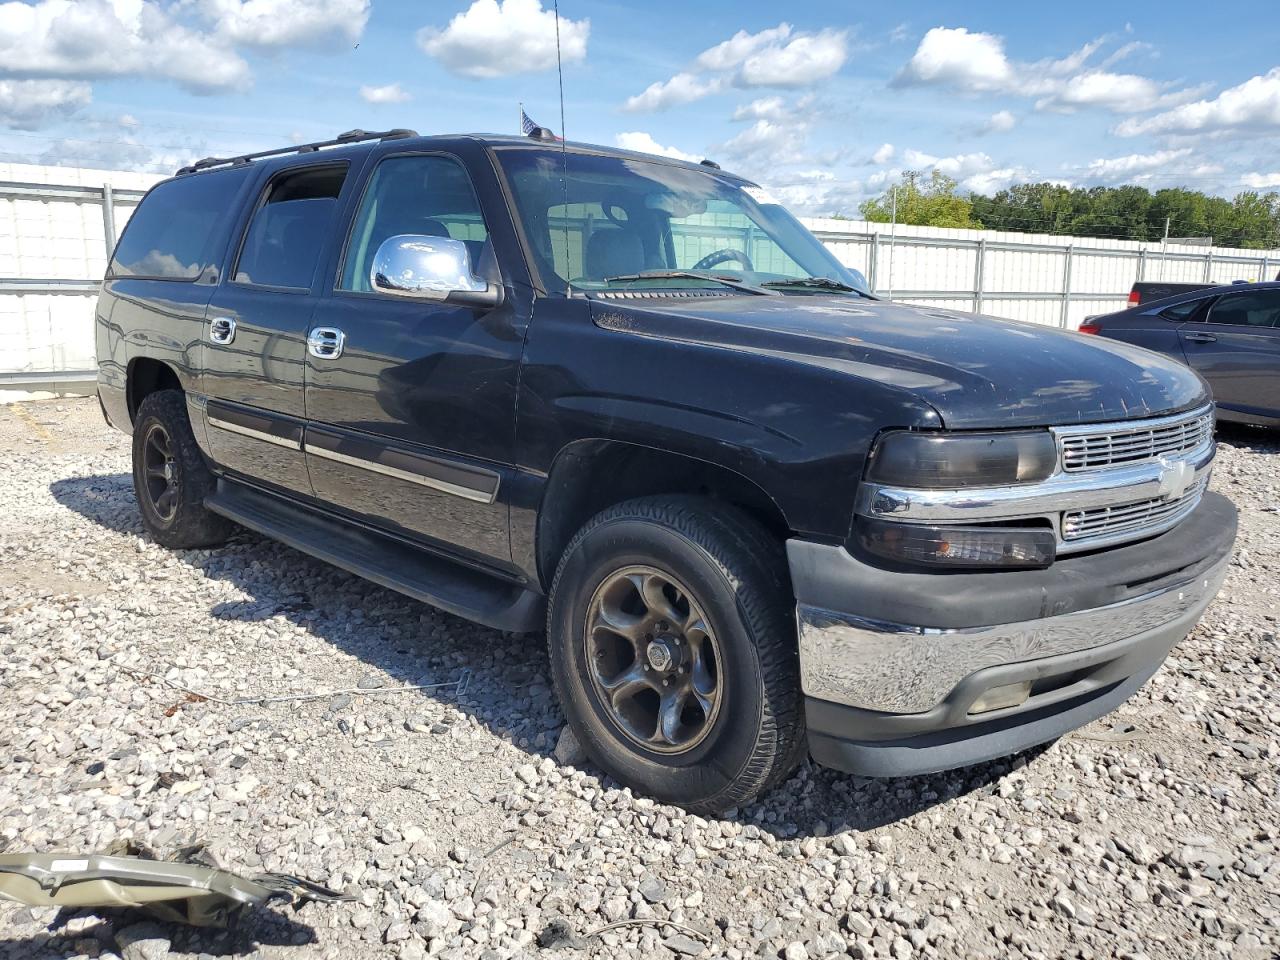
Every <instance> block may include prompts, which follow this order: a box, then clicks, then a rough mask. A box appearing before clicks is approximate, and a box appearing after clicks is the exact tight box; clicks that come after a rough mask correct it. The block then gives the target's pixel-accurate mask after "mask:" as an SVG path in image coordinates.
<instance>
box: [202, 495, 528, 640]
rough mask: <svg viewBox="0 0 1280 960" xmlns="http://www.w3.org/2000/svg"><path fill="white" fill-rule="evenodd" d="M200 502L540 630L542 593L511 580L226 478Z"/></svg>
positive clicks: (341, 563) (370, 575)
mask: <svg viewBox="0 0 1280 960" xmlns="http://www.w3.org/2000/svg"><path fill="white" fill-rule="evenodd" d="M204 503H205V506H206V507H208V508H209V509H210V510H212V511H213V512H214V513H217V514H221V515H222V516H224V517H226V518H227V519H228V520H232V521H234V522H236V523H238V524H240V525H241V526H243V527H248V528H249V529H250V530H256V531H257V532H258V533H261V534H265V535H266V536H268V537H270V538H271V539H273V540H279V541H280V542H281V543H284V544H287V545H288V546H290V547H293V548H294V549H295V550H301V551H302V552H303V553H307V554H310V555H311V556H313V557H315V558H316V559H317V560H323V561H324V562H325V563H331V564H333V565H334V566H335V567H340V568H341V569H343V570H346V571H347V572H348V573H354V574H356V575H357V576H360V577H364V578H365V579H366V580H371V581H373V582H374V583H376V584H378V585H379V586H383V587H387V588H388V589H390V590H395V591H397V592H399V593H403V594H405V595H406V596H410V597H413V598H414V599H415V600H421V601H422V602H423V603H429V604H431V606H433V607H438V608H439V609H441V610H444V611H446V612H447V613H452V614H455V615H456V616H459V617H465V618H466V619H468V620H474V621H475V622H476V623H482V624H484V625H485V626H486V627H493V628H494V629H496V630H507V631H511V632H513V633H530V632H533V631H535V630H541V629H543V626H544V624H545V619H544V618H545V610H546V608H545V605H544V601H543V598H542V597H541V596H539V595H538V594H536V593H533V592H532V591H530V590H526V589H525V588H524V587H521V586H519V585H518V584H513V583H507V582H505V581H503V580H500V579H498V578H497V577H491V576H488V575H486V574H484V573H481V572H480V571H478V570H471V569H469V568H467V567H465V566H463V565H461V564H458V563H454V562H452V561H450V560H446V559H444V558H442V557H438V556H434V555H432V554H429V553H427V552H426V551H424V550H419V549H416V548H414V547H411V546H409V545H408V544H406V543H404V542H403V541H401V540H398V539H395V538H394V537H388V536H384V535H383V534H380V533H377V532H375V531H372V530H367V529H363V528H360V527H356V526H353V525H352V524H348V523H344V522H343V521H341V520H338V519H336V518H331V517H327V516H325V515H324V514H322V513H317V512H316V511H314V510H309V509H307V508H305V507H301V506H296V505H294V504H292V503H289V502H288V501H286V500H284V499H282V498H280V497H275V496H272V495H271V494H267V493H262V492H260V491H258V490H255V489H253V488H251V487H247V486H245V485H243V484H239V483H236V482H235V481H233V480H227V479H225V478H223V479H219V480H218V488H217V491H216V492H215V493H213V494H212V495H210V496H208V497H206V498H205V501H204Z"/></svg>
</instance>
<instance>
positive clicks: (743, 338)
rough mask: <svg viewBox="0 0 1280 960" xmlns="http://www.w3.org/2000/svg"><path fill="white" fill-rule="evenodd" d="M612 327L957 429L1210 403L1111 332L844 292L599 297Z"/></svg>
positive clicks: (1168, 364)
mask: <svg viewBox="0 0 1280 960" xmlns="http://www.w3.org/2000/svg"><path fill="white" fill-rule="evenodd" d="M592 313H593V316H594V317H595V320H596V323H597V324H599V325H601V326H604V327H608V328H610V329H617V330H619V331H623V332H628V333H633V334H639V335H647V336H658V337H665V338H669V339H673V340H683V341H688V342H693V343H702V344H707V345H713V346H723V347H730V348H734V349H740V350H749V351H757V352H760V353H764V354H768V355H771V356H775V357H777V358H779V359H790V360H794V361H797V362H803V363H812V364H818V365H821V366H824V367H828V368H831V369H838V370H841V371H844V372H847V373H849V374H850V375H852V376H855V377H859V378H861V379H864V380H868V381H874V382H879V383H883V384H885V385H886V386H892V387H895V388H898V389H902V390H907V391H910V392H911V393H913V394H915V395H916V396H917V397H918V398H919V399H921V400H923V401H924V402H926V403H928V404H929V405H931V406H932V407H933V408H934V409H935V410H937V411H938V413H939V415H940V416H941V417H942V420H943V423H944V424H945V425H946V426H947V427H950V428H954V429H969V428H988V429H990V428H1001V427H1015V426H1051V425H1066V424H1075V423H1090V422H1099V421H1106V420H1126V419H1134V418H1139V417H1147V416H1156V415H1160V414H1166V413H1173V412H1177V411H1179V410H1184V409H1187V408H1190V407H1193V406H1196V405H1198V404H1201V403H1204V402H1206V401H1207V400H1208V390H1207V388H1206V386H1205V384H1204V382H1203V381H1202V380H1201V379H1200V378H1199V376H1198V375H1196V374H1195V373H1194V372H1193V371H1192V370H1191V369H1190V368H1188V367H1186V366H1183V365H1182V364H1181V363H1178V362H1177V361H1175V360H1172V359H1170V358H1169V357H1165V356H1163V355H1161V354H1157V353H1152V352H1150V351H1147V350H1143V349H1141V348H1138V347H1133V346H1129V345H1128V344H1124V343H1120V342H1117V341H1114V340H1107V339H1102V338H1098V337H1090V336H1086V335H1083V334H1077V333H1067V332H1066V331H1063V330H1057V329H1054V328H1051V327H1044V326H1039V325H1037V324H1030V323H1020V322H1017V321H1014V320H998V319H996V318H994V317H986V316H982V315H979V314H971V313H959V312H956V311H952V310H942V309H933V308H930V307H914V306H909V305H906V304H898V303H890V302H888V301H883V300H865V299H861V298H857V297H852V296H845V295H837V296H827V295H820V296H777V297H762V296H742V295H731V296H714V295H713V296H705V297H702V296H699V297H692V298H675V297H672V298H670V299H668V298H664V297H661V296H657V297H643V298H641V297H636V296H635V295H634V294H632V295H631V296H630V297H628V299H627V301H626V302H625V303H622V302H617V301H612V300H611V299H609V300H606V299H604V298H597V299H596V301H595V302H594V303H593V304H592Z"/></svg>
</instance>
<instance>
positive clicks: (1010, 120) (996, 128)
mask: <svg viewBox="0 0 1280 960" xmlns="http://www.w3.org/2000/svg"><path fill="white" fill-rule="evenodd" d="M1017 123H1018V118H1017V117H1015V116H1014V115H1013V112H1012V111H1010V110H997V111H996V112H995V113H993V114H992V115H991V116H990V117H988V118H987V122H986V123H985V124H983V127H982V131H981V132H982V133H1008V132H1009V131H1010V130H1012V129H1013V128H1014V127H1015V126H1017Z"/></svg>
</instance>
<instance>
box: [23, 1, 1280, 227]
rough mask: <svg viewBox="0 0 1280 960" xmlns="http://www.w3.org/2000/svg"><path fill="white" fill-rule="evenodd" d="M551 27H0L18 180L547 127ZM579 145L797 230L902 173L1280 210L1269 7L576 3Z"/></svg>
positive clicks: (181, 4)
mask: <svg viewBox="0 0 1280 960" xmlns="http://www.w3.org/2000/svg"><path fill="white" fill-rule="evenodd" d="M550 10H551V6H550V2H549V0H548V2H547V3H546V4H545V6H544V5H543V4H542V3H540V2H539V0H502V2H499V0H474V2H473V0H440V2H434V3H430V4H423V3H397V2H391V0H110V2H108V0H77V2H71V0H38V2H11V3H0V155H2V156H3V158H4V159H10V160H28V161H38V162H46V163H64V164H83V165H89V166H104V167H118V168H125V169H145V170H157V171H161V172H168V171H171V170H172V169H173V168H175V167H176V166H178V165H180V164H182V163H185V162H188V161H189V160H190V159H192V158H195V157H199V156H204V155H207V154H223V153H227V152H233V151H236V152H240V151H248V150H254V149H263V148H266V147H271V146H275V145H278V144H281V143H287V142H289V141H290V140H310V139H319V138H324V137H328V136H331V135H333V134H335V133H337V132H339V131H342V130H346V129H350V128H352V127H364V128H366V129H373V128H381V127H392V126H407V127H412V128H414V129H417V130H419V131H421V132H454V131H471V130H487V131H500V132H514V131H515V129H516V122H517V117H518V112H517V111H518V107H517V104H518V103H519V102H520V101H524V104H525V109H526V110H527V112H528V113H529V114H530V115H531V116H532V117H533V118H534V119H535V120H537V121H538V122H540V123H542V124H544V125H547V126H551V127H554V128H557V129H558V128H559V126H560V117H559V114H560V108H559V101H558V97H557V81H556V71H555V45H554V20H553V18H552V16H551V13H550ZM560 14H561V21H560V40H561V49H562V53H563V56H564V60H565V64H564V83H565V111H566V126H567V129H568V134H569V137H570V139H574V140H585V141H591V142H597V143H605V144H620V145H624V146H631V147H636V148H640V149H648V150H651V151H663V152H669V153H671V154H672V155H679V156H687V157H692V158H697V159H701V158H702V157H704V156H705V157H711V158H713V159H715V160H717V161H719V162H720V163H721V164H722V165H723V166H724V167H726V168H727V169H732V170H735V171H737V172H741V173H744V174H746V175H748V176H752V177H754V178H756V179H759V180H761V181H762V182H764V183H766V184H767V185H768V186H770V187H771V188H772V189H773V190H774V192H776V193H779V194H781V195H782V196H783V197H784V199H785V200H786V201H787V202H788V203H789V204H790V205H791V206H793V207H794V208H796V209H797V210H798V211H799V212H806V213H835V212H843V213H853V212H854V211H855V210H856V208H857V204H858V203H859V201H860V200H862V199H865V198H866V197H867V196H870V195H875V194H878V193H880V192H882V191H883V189H884V187H885V185H886V184H888V183H889V182H892V180H893V179H894V178H895V177H896V176H898V175H899V174H900V172H901V171H902V170H904V169H923V170H928V169H931V168H934V167H936V168H938V169H941V170H942V171H943V172H945V173H948V174H950V175H953V176H955V177H956V178H957V179H958V180H960V181H961V183H962V184H963V185H964V186H965V187H966V188H968V189H972V190H977V191H980V192H986V193H990V192H993V191H995V190H998V189H1001V188H1003V187H1005V186H1008V185H1010V184H1013V183H1018V182H1025V181H1028V180H1046V179H1047V180H1058V181H1063V182H1067V183H1072V184H1083V185H1089V184H1114V183H1122V182H1134V183H1141V184H1144V185H1146V186H1149V187H1152V188H1158V187H1163V186H1172V185H1182V186H1189V187H1193V188H1197V189H1202V190H1206V191H1210V192H1215V193H1221V194H1225V195H1228V196H1230V195H1233V194H1235V193H1236V192H1238V191H1240V190H1243V189H1271V188H1274V189H1280V150H1277V149H1276V148H1277V146H1278V145H1280V51H1278V50H1277V47H1276V44H1275V37H1276V30H1277V27H1276V25H1275V18H1274V16H1272V14H1271V12H1270V11H1269V10H1268V6H1267V5H1265V4H1261V3H1236V4H1233V3H1220V4H1218V5H1216V6H1214V7H1212V8H1210V7H1206V6H1205V5H1203V4H1194V5H1192V4H1189V3H1169V2H1164V3H1128V4H1123V5H1120V4H1115V3H1106V4H1104V3H1074V4H1068V5H1061V4H1059V5H1048V4H1028V3H1025V2H1022V3H1016V4H1015V3H986V4H982V5H973V4H965V5H960V4H932V3H918V4H911V5H905V4H903V5H885V4H851V3H830V2H810V3H805V4H777V3H761V2H753V0H739V2H736V3H733V4H691V3H687V2H668V0H660V2H648V3H644V4H639V3H637V4H622V3H600V2H590V3H588V2H585V0H563V3H562V4H561V8H560Z"/></svg>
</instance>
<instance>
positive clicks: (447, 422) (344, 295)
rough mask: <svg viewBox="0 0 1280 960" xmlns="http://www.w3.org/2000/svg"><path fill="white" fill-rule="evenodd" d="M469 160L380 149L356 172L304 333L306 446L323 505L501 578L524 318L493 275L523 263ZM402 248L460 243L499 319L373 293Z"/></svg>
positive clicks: (494, 199)
mask: <svg viewBox="0 0 1280 960" xmlns="http://www.w3.org/2000/svg"><path fill="white" fill-rule="evenodd" d="M458 149H459V150H460V151H461V150H466V149H469V148H467V147H465V146H464V147H459V148H458ZM471 160H472V162H470V163H468V164H464V163H463V162H462V158H461V156H460V155H459V154H455V153H451V152H431V153H405V152H404V151H396V150H394V149H387V150H384V151H383V152H382V154H381V156H380V157H378V158H377V159H376V160H374V159H371V160H370V163H369V168H370V173H369V176H368V178H367V185H366V186H365V187H364V188H363V190H362V194H361V198H360V201H359V203H358V204H357V205H356V209H355V213H354V215H353V217H352V218H351V223H350V225H349V226H348V228H347V230H346V247H345V251H344V252H343V254H342V255H341V256H340V257H339V258H337V259H336V260H335V264H334V274H335V277H336V282H335V283H332V285H333V287H334V289H333V290H332V291H331V292H330V294H329V295H328V296H327V297H325V298H324V299H323V300H322V301H321V303H320V306H319V309H318V310H317V311H316V314H315V317H314V318H313V323H312V326H313V334H315V336H317V337H319V338H324V337H327V338H328V339H327V340H324V342H323V344H322V347H323V349H320V350H318V351H312V352H311V353H310V354H309V355H308V357H307V372H306V397H307V419H308V423H307V443H306V445H307V456H308V463H309V466H310V471H311V479H312V485H313V487H314V490H315V495H316V496H317V497H318V498H320V499H322V500H323V501H324V502H325V503H326V504H328V505H330V506H332V507H334V508H336V509H337V510H339V511H341V512H344V513H347V514H350V515H352V516H353V517H354V518H356V519H359V520H361V521H363V522H367V523H371V524H374V525H377V526H381V527H384V528H386V529H389V530H391V531H393V532H396V533H398V534H401V535H404V536H407V537H410V538H413V539H420V540H423V541H427V542H429V543H430V544H431V545H434V546H437V547H440V548H442V549H443V550H444V552H447V553H450V554H454V555H458V556H460V557H461V558H463V559H471V560H474V561H477V562H480V563H485V564H495V563H496V564H497V565H498V566H506V565H509V563H510V557H511V552H510V541H509V536H508V516H507V509H508V508H507V503H506V499H505V497H506V495H507V493H508V490H509V483H508V481H509V480H510V478H511V477H512V476H513V474H514V468H513V466H512V464H513V462H514V458H515V401H516V384H517V375H518V372H519V363H520V356H521V351H522V349H523V343H524V329H525V326H526V325H527V322H528V319H529V307H528V301H527V300H521V298H520V295H517V294H514V293H513V292H512V285H511V283H510V279H509V274H508V272H507V271H509V270H511V269H512V268H514V267H516V266H517V264H519V263H522V261H521V260H520V258H519V254H518V249H517V248H516V247H515V239H514V231H513V228H512V227H511V225H510V220H509V214H507V211H506V207H505V205H504V204H503V203H502V202H501V199H500V194H499V193H498V187H497V181H496V177H495V176H494V174H493V171H492V167H491V166H490V164H489V163H488V160H487V157H486V155H485V154H484V153H483V151H482V150H481V149H480V148H479V147H475V148H474V157H472V158H471ZM472 171H474V172H475V173H476V176H477V177H483V178H484V179H483V181H482V183H480V184H477V183H476V182H475V180H474V179H473V177H472ZM482 195H483V196H485V197H486V198H487V200H486V203H485V204H484V205H483V207H482V204H481V202H480V198H481V196H482ZM502 217H508V219H507V220H506V222H505V225H504V226H503V228H502V229H500V230H494V229H493V225H494V220H495V218H498V219H500V218H502ZM404 234H410V235H419V236H435V237H444V236H447V237H451V238H453V239H455V240H461V241H463V242H465V244H466V245H467V247H468V250H469V254H470V260H471V266H472V272H473V273H476V274H478V275H481V276H484V277H485V278H486V279H489V280H492V281H498V282H504V285H505V286H506V289H507V296H506V297H505V299H504V301H503V303H502V304H501V305H500V306H498V307H496V308H477V307H467V306H459V305H455V304H450V303H445V302H441V301H434V302H433V301H429V300H421V299H405V298H398V297H394V296H388V295H386V294H382V293H379V292H376V291H374V290H373V287H372V284H371V282H370V268H371V266H372V263H373V257H374V254H375V253H376V251H377V249H378V246H379V245H380V244H381V243H382V242H383V241H384V240H386V239H387V238H389V237H392V236H397V235H404ZM525 283H526V284H527V279H526V280H525ZM521 303H523V304H524V305H523V306H521V305H520V304H521ZM334 342H338V343H340V347H339V348H338V352H337V353H336V355H335V351H334V347H333V343H334Z"/></svg>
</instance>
